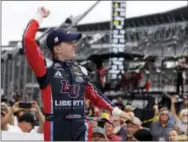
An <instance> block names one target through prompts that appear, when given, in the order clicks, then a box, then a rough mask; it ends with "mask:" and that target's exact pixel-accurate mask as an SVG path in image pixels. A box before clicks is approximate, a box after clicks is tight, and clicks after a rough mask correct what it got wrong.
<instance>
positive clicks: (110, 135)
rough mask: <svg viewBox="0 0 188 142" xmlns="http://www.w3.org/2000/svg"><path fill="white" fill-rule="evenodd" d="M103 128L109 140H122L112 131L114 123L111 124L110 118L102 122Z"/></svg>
mask: <svg viewBox="0 0 188 142" xmlns="http://www.w3.org/2000/svg"><path fill="white" fill-rule="evenodd" d="M104 129H105V132H106V135H107V138H108V140H109V141H122V139H121V137H120V136H117V135H115V134H114V133H113V130H114V125H113V121H112V118H109V119H108V120H107V121H106V122H105V123H104Z"/></svg>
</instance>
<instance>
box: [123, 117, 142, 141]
mask: <svg viewBox="0 0 188 142" xmlns="http://www.w3.org/2000/svg"><path fill="white" fill-rule="evenodd" d="M126 124H127V127H126V128H127V139H126V141H134V140H135V139H134V136H133V135H134V133H135V132H137V131H138V130H140V129H141V121H140V119H139V118H137V117H135V118H134V121H126Z"/></svg>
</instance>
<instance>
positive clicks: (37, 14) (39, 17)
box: [33, 12, 43, 25]
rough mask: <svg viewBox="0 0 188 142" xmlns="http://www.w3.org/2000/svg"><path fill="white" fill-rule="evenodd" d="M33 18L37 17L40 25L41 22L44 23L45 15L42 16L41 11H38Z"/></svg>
mask: <svg viewBox="0 0 188 142" xmlns="http://www.w3.org/2000/svg"><path fill="white" fill-rule="evenodd" d="M33 19H35V20H36V21H37V22H38V24H39V25H40V24H41V23H42V20H43V17H42V16H41V14H40V13H38V12H37V13H36V14H35V16H34V18H33Z"/></svg>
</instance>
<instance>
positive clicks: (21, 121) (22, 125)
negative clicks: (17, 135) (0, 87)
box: [2, 101, 44, 133]
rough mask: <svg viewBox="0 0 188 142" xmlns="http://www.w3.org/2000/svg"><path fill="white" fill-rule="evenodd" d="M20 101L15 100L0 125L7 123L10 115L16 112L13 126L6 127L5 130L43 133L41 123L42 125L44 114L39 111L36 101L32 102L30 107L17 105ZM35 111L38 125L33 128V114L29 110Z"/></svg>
mask: <svg viewBox="0 0 188 142" xmlns="http://www.w3.org/2000/svg"><path fill="white" fill-rule="evenodd" d="M19 103H20V102H16V103H15V104H14V105H13V106H12V107H11V108H10V109H9V111H8V113H7V114H6V115H5V116H4V118H3V119H2V125H3V126H4V125H7V124H8V122H9V120H10V118H11V116H12V115H13V114H16V116H17V121H18V122H17V124H15V125H14V126H11V127H8V129H7V131H11V132H32V133H34V132H37V133H43V125H44V116H43V114H42V112H41V111H40V109H39V107H38V105H37V103H36V102H35V101H33V102H32V107H31V109H24V108H20V107H19ZM30 111H31V112H35V114H36V116H37V118H38V120H39V127H35V129H33V128H34V122H35V119H34V116H33V115H32V114H31V112H30Z"/></svg>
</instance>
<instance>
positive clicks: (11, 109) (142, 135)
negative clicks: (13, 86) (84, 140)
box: [1, 96, 188, 141]
mask: <svg viewBox="0 0 188 142" xmlns="http://www.w3.org/2000/svg"><path fill="white" fill-rule="evenodd" d="M15 98H16V99H15V100H14V102H7V100H6V99H2V100H1V130H2V131H8V132H18V133H41V134H42V133H43V125H44V122H45V116H44V114H43V112H42V108H40V107H39V105H38V103H37V102H36V101H34V100H33V101H31V102H27V103H26V102H23V101H22V99H21V97H20V96H17V97H15ZM176 103H177V96H171V106H170V108H168V107H166V106H162V107H159V105H158V104H155V105H154V106H153V112H154V115H153V118H152V119H151V120H152V121H151V124H150V126H149V127H145V126H144V125H143V124H144V122H143V121H141V119H140V118H138V117H137V116H136V113H135V111H134V110H135V109H134V108H133V107H132V106H131V105H125V104H124V103H123V100H122V98H121V97H119V98H118V99H117V100H116V102H115V103H114V104H113V105H115V106H118V107H119V108H120V109H121V110H124V111H125V112H127V113H130V114H131V115H132V116H133V117H134V119H133V121H126V120H122V119H120V118H118V117H112V116H111V114H110V113H108V112H107V111H105V110H101V109H100V108H97V107H95V106H94V105H93V104H92V103H91V101H89V100H85V111H86V116H87V119H88V121H89V124H90V125H91V126H92V134H93V135H92V139H93V141H177V140H178V141H187V140H188V136H187V135H188V98H185V100H184V103H183V104H182V105H181V109H180V111H178V112H177V111H176V108H175V105H176ZM25 104H27V105H25ZM28 104H30V105H28Z"/></svg>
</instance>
